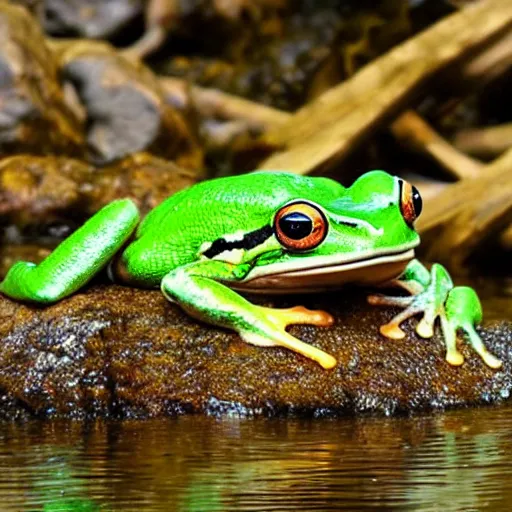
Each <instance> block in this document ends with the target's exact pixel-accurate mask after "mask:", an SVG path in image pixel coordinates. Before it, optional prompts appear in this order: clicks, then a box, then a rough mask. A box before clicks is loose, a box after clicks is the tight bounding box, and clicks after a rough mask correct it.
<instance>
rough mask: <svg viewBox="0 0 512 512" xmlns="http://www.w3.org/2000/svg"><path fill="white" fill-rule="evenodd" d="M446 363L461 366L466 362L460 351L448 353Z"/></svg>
mask: <svg viewBox="0 0 512 512" xmlns="http://www.w3.org/2000/svg"><path fill="white" fill-rule="evenodd" d="M446 361H447V362H448V363H449V364H451V365H452V366H460V365H461V364H462V363H463V362H464V356H463V355H462V354H461V353H460V352H459V351H458V350H452V351H450V352H447V353H446Z"/></svg>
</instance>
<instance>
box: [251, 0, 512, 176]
mask: <svg viewBox="0 0 512 512" xmlns="http://www.w3.org/2000/svg"><path fill="white" fill-rule="evenodd" d="M511 26H512V0H488V1H482V2H479V3H478V4H475V5H474V6H471V7H468V8H467V9H464V10H463V11H460V12H457V13H456V14H453V15H451V16H449V17H447V18H445V19H443V20H442V21H440V22H439V23H437V24H435V25H434V26H432V27H431V28H429V29H428V30H426V31H424V32H422V33H421V34H419V35H418V36H416V37H415V38H413V39H410V40H409V41H407V42H405V43H404V44H402V45H400V46H398V47H396V48H395V49H394V50H392V51H390V52H389V53H387V54H386V55H384V56H382V57H381V58H379V59H377V60H375V61H374V62H373V63H372V64H370V65H368V66H366V67H365V68H363V69H362V70H361V71H360V72H359V73H357V74H356V75H355V76H354V77H353V78H351V79H350V80H347V81H346V82H343V83H342V84H340V85H338V86H336V87H333V88H332V89H330V90H329V91H327V92H326V93H324V94H323V95H322V96H320V97H319V98H318V99H317V100H315V101H313V102H311V103H309V104H307V105H306V106H304V107H303V108H301V109H300V110H299V111H298V112H297V113H296V114H294V115H293V116H292V117H291V118H290V120H289V121H288V122H286V123H284V124H283V125H281V126H279V127H278V128H276V129H273V130H271V131H270V132H269V133H268V134H267V135H266V137H265V138H266V142H267V143H268V144H269V145H275V146H277V147H281V146H282V147H286V148H287V149H286V150H285V151H282V152H278V153H275V154H274V155H272V156H271V157H270V158H268V159H267V160H265V161H264V162H263V163H262V164H261V166H260V167H261V168H263V169H265V168H266V169H291V170H293V171H294V172H296V173H298V174H307V173H309V172H312V171H313V170H315V169H317V168H319V167H320V166H325V165H327V164H328V163H329V162H331V161H333V160H339V159H340V158H341V157H343V156H345V155H346V154H347V153H348V152H349V151H350V150H352V149H353V148H354V147H356V146H357V144H358V143H361V141H362V140H363V139H364V138H365V137H366V136H368V135H369V133H370V132H371V131H373V130H375V128H376V126H378V124H379V123H380V122H382V121H383V120H384V119H387V118H389V117H390V116H393V115H396V114H397V112H398V111H399V110H400V108H403V107H404V106H405V105H406V104H407V103H408V102H410V101H411V100H412V98H413V96H414V95H416V94H417V93H418V92H419V90H420V88H421V86H422V85H423V84H424V82H425V81H426V80H427V79H428V78H430V77H432V76H433V75H434V74H435V73H436V72H438V71H440V70H441V69H442V68H444V67H446V66H447V65H448V64H451V63H453V62H454V61H456V60H457V59H461V58H464V57H467V56H468V55H469V54H471V53H472V52H475V51H477V50H478V49H479V48H481V47H482V46H483V45H485V44H486V43H488V42H489V40H490V39H491V38H492V37H494V36H496V35H497V34H499V33H502V32H503V31H505V30H507V29H508V28H509V27H511Z"/></svg>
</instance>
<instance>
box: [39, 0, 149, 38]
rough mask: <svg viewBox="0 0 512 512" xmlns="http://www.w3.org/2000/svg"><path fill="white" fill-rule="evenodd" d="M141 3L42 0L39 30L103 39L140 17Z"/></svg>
mask: <svg viewBox="0 0 512 512" xmlns="http://www.w3.org/2000/svg"><path fill="white" fill-rule="evenodd" d="M143 4H144V2H143V1H142V0H93V1H91V0H87V1H84V0H43V9H44V10H43V12H44V16H43V27H44V29H45V31H46V32H48V33H49V34H52V35H57V36H75V37H76V36H80V37H87V38H104V37H109V36H112V35H113V34H115V33H116V32H118V31H119V30H120V29H121V28H123V27H124V26H125V25H126V24H127V23H129V22H130V21H132V20H133V19H134V18H136V17H137V16H140V15H141V14H142V9H143Z"/></svg>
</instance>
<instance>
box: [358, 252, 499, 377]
mask: <svg viewBox="0 0 512 512" xmlns="http://www.w3.org/2000/svg"><path fill="white" fill-rule="evenodd" d="M395 284H397V285H399V286H401V287H402V288H405V289H406V290H408V291H409V292H410V293H411V294H412V296H411V297H391V296H382V295H371V296H370V297H368V301H369V302H370V304H375V305H387V306H399V307H403V308H404V310H403V311H402V312H400V313H399V314H398V315H396V316H395V317H394V318H393V319H392V320H391V321H390V322H389V323H387V324H385V325H383V326H381V328H380V332H381V333H382V334H383V335H384V336H386V337H388V338H392V339H402V338H403V337H405V333H404V332H403V331H402V329H401V328H400V324H401V323H402V322H403V321H404V320H406V319H408V318H410V317H412V316H414V315H416V314H419V313H423V318H422V319H421V321H420V322H419V323H418V326H417V327H416V332H417V333H418V334H419V335H420V336H421V337H422V338H431V337H432V336H433V334H434V322H435V321H436V319H437V318H438V317H439V319H440V321H441V329H442V332H443V336H444V340H445V345H446V360H447V361H448V363H450V364H452V365H454V366H458V365H461V364H462V363H463V362H464V357H463V356H462V354H461V353H460V352H459V351H458V349H457V331H458V330H459V329H461V330H463V331H464V332H465V333H466V335H467V337H468V339H469V342H470V344H471V346H472V347H473V349H474V350H475V352H476V353H477V354H479V355H480V357H481V358H482V359H483V360H484V362H485V363H486V364H487V365H488V366H490V367H491V368H500V367H501V365H502V363H501V361H500V360H499V359H498V358H496V357H495V356H494V355H492V354H491V353H490V352H489V351H488V350H487V349H486V348H485V346H484V344H483V343H482V340H481V339H480V337H479V336H478V334H477V332H476V331H475V327H474V326H475V324H478V323H479V322H480V321H481V320H482V307H481V305H480V300H479V299H478V296H477V294H476V293H475V291H474V290H473V289H472V288H469V287H467V286H457V287H455V288H454V287H453V282H452V280H451V278H450V275H449V274H448V272H447V270H446V269H445V268H444V267H443V266H442V265H439V264H437V263H436V264H434V265H432V269H431V270H430V272H429V271H428V270H427V269H426V268H425V267H424V266H423V265H422V264H421V263H420V262H419V261H417V260H413V261H412V262H411V263H410V264H409V265H408V266H407V268H406V270H405V272H404V273H403V275H402V276H401V277H400V278H399V279H398V280H397V281H396V282H395Z"/></svg>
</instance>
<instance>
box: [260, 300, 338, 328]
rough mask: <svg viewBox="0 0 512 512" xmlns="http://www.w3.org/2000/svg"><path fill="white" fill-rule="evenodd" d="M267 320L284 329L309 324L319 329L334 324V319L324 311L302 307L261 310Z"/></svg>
mask: <svg viewBox="0 0 512 512" xmlns="http://www.w3.org/2000/svg"><path fill="white" fill-rule="evenodd" d="M262 309H264V310H265V315H266V316H267V318H269V319H271V320H272V321H273V322H274V323H275V324H276V325H278V326H280V327H281V328H283V329H284V328H285V327H287V326H288V325H293V324H310V325H317V326H319V327H329V326H331V325H332V324H333V323H334V318H333V317H332V316H331V315H330V314H329V313H327V312H326V311H321V310H311V309H307V308H305V307H303V306H295V307H293V308H289V309H273V308H262Z"/></svg>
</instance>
